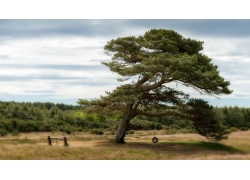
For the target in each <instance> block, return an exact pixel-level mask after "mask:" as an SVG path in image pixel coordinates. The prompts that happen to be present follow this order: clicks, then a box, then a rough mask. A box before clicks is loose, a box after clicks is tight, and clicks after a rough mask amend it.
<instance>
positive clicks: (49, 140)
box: [48, 136, 52, 146]
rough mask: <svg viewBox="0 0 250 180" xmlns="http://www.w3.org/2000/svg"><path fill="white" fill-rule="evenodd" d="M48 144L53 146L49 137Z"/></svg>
mask: <svg viewBox="0 0 250 180" xmlns="http://www.w3.org/2000/svg"><path fill="white" fill-rule="evenodd" d="M48 142H49V145H50V146H52V144H51V139H50V136H48Z"/></svg>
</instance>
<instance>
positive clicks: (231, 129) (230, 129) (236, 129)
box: [229, 127, 239, 132]
mask: <svg viewBox="0 0 250 180" xmlns="http://www.w3.org/2000/svg"><path fill="white" fill-rule="evenodd" d="M238 130H239V129H238V128H237V127H230V128H229V131H230V132H235V131H238Z"/></svg>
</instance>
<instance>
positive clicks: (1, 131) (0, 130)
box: [0, 128, 8, 136]
mask: <svg viewBox="0 0 250 180" xmlns="http://www.w3.org/2000/svg"><path fill="white" fill-rule="evenodd" d="M6 134H8V131H7V130H6V129H2V128H1V129H0V136H5V135H6Z"/></svg>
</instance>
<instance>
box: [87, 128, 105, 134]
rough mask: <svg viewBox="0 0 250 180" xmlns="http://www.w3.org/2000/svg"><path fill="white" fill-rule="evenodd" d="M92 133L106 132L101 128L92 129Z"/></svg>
mask: <svg viewBox="0 0 250 180" xmlns="http://www.w3.org/2000/svg"><path fill="white" fill-rule="evenodd" d="M90 132H91V133H92V134H98V135H103V134H104V132H103V130H101V129H91V131H90Z"/></svg>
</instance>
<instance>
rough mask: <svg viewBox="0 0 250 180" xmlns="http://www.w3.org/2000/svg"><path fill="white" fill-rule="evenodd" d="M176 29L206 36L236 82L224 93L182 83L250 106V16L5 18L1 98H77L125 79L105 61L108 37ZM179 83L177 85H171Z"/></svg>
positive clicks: (0, 28) (207, 50)
mask: <svg viewBox="0 0 250 180" xmlns="http://www.w3.org/2000/svg"><path fill="white" fill-rule="evenodd" d="M153 28H164V29H172V30H175V31H176V32H178V33H179V34H181V35H183V36H184V37H185V38H191V39H196V40H200V41H204V50H203V53H204V54H206V55H207V56H209V57H210V58H212V59H213V60H212V63H214V64H216V65H218V67H219V71H220V74H221V76H223V77H224V78H225V79H226V80H228V81H230V82H231V85H230V89H232V90H233V93H232V94H231V95H226V96H220V99H216V98H214V97H209V96H206V95H200V94H198V93H197V92H195V91H193V90H191V89H187V88H185V87H181V86H180V85H179V86H178V88H179V90H180V89H182V90H183V91H185V92H188V93H190V94H191V96H193V97H200V98H204V99H206V100H208V101H209V102H210V103H211V104H212V105H214V106H216V105H217V106H225V105H227V106H230V105H231V106H235V105H238V106H244V107H250V101H249V100H250V91H249V89H250V79H249V75H250V51H249V49H250V20H216V19H215V20H170V19H161V20H156V19H150V20H146V19H143V20H136V19H130V20H129V19H128V20H126V19H123V20H118V19H115V20H112V19H109V20H86V19H85V20H70V19H67V20H63V19H61V20H49V19H48V20H9V19H8V20H0V87H1V88H0V100H1V101H19V102H20V101H24V102H27V101H31V102H34V101H41V102H54V103H66V104H76V102H77V100H78V99H79V98H86V99H91V98H99V97H100V95H105V91H111V90H112V89H114V88H115V87H116V86H118V85H120V82H117V80H116V79H117V75H116V74H114V73H111V72H110V71H109V69H108V68H107V67H106V66H104V65H102V64H101V63H100V62H101V61H110V60H111V58H110V57H109V56H107V55H106V54H104V50H103V47H104V45H105V44H106V43H107V41H109V40H111V39H114V38H118V37H124V36H138V35H143V34H144V33H145V31H148V30H150V29H153ZM171 86H172V87H175V85H173V84H172V85H171Z"/></svg>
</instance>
